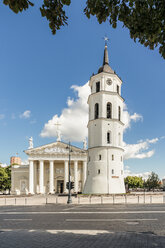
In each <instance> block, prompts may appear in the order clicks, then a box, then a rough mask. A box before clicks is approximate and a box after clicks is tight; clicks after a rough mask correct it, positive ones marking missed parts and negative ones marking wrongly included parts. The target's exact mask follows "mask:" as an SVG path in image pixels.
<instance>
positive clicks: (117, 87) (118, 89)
mask: <svg viewBox="0 0 165 248" xmlns="http://www.w3.org/2000/svg"><path fill="white" fill-rule="evenodd" d="M117 93H118V94H119V85H117Z"/></svg>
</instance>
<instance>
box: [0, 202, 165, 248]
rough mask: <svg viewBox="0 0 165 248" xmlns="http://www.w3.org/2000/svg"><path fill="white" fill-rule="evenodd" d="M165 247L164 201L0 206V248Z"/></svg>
mask: <svg viewBox="0 0 165 248" xmlns="http://www.w3.org/2000/svg"><path fill="white" fill-rule="evenodd" d="M5 247H7V248H8V247H10V248H13V247H14V248H24V247H36V248H37V247H48V248H49V247H73V248H74V247H76V248H77V247H78V248H79V247H94V248H97V247H105V248H106V247H115V248H116V247H131V248H133V247H149V248H152V247H163V248H164V247H165V204H158V205H58V204H56V205H53V204H52V205H51V204H48V205H45V206H37V207H36V206H32V207H30V206H25V207H22V206H21V207H19V206H11V207H9V206H5V207H0V248H5Z"/></svg>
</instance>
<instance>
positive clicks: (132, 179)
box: [124, 176, 143, 189]
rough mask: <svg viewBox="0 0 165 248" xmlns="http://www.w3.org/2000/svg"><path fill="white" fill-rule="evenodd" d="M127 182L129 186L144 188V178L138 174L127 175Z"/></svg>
mask: <svg viewBox="0 0 165 248" xmlns="http://www.w3.org/2000/svg"><path fill="white" fill-rule="evenodd" d="M124 181H125V184H127V185H128V188H132V189H134V188H143V179H142V177H136V176H127V177H126V178H125V180H124Z"/></svg>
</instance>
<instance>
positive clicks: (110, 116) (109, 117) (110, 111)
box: [107, 102, 112, 119]
mask: <svg viewBox="0 0 165 248" xmlns="http://www.w3.org/2000/svg"><path fill="white" fill-rule="evenodd" d="M107 118H108V119H111V118H112V104H111V103H110V102H108V103H107Z"/></svg>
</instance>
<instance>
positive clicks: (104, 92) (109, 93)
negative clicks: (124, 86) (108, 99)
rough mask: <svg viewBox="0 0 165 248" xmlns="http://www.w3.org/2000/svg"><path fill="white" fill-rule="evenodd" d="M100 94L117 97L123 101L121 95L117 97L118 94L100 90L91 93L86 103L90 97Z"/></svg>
mask: <svg viewBox="0 0 165 248" xmlns="http://www.w3.org/2000/svg"><path fill="white" fill-rule="evenodd" d="M100 93H101V94H106V95H114V96H118V97H119V98H120V99H121V100H122V101H123V102H124V101H125V100H124V98H123V97H122V96H121V95H119V93H117V92H114V91H106V90H100V91H99V92H94V93H91V94H90V95H89V97H88V101H87V103H89V99H90V97H91V96H93V95H98V94H100Z"/></svg>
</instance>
